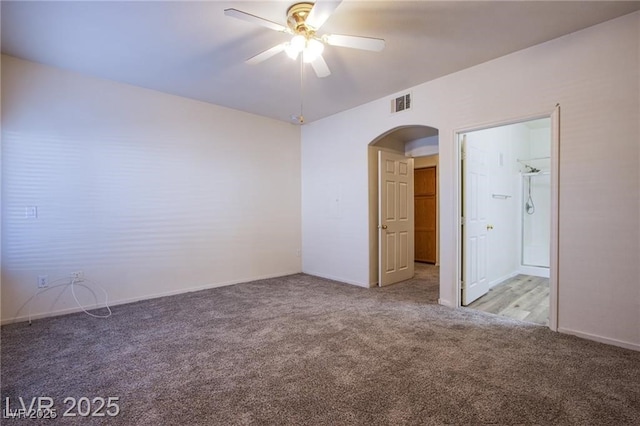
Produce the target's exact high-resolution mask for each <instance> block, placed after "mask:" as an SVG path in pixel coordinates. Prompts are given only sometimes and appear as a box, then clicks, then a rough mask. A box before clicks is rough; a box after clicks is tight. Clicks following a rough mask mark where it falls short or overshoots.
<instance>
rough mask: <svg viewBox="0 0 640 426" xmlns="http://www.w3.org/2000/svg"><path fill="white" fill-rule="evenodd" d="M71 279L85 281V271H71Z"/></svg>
mask: <svg viewBox="0 0 640 426" xmlns="http://www.w3.org/2000/svg"><path fill="white" fill-rule="evenodd" d="M71 279H72V280H73V281H75V282H80V281H84V271H75V272H72V273H71Z"/></svg>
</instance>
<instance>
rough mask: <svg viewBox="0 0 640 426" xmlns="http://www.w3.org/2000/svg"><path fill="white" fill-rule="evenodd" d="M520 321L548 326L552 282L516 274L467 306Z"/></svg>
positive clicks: (546, 279)
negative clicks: (550, 285) (550, 284)
mask: <svg viewBox="0 0 640 426" xmlns="http://www.w3.org/2000/svg"><path fill="white" fill-rule="evenodd" d="M467 307H468V308H471V309H477V310H479V311H483V312H489V313H492V314H497V315H502V316H505V317H509V318H515V319H519V320H521V321H527V322H532V323H536V324H542V325H548V322H549V279H548V278H541V277H533V276H529V275H517V276H515V277H513V278H511V279H508V280H506V281H504V282H502V283H500V284H498V285H497V286H495V287H493V288H492V289H491V290H489V292H488V293H487V294H485V295H484V296H482V297H481V298H479V299H478V300H476V301H474V302H473V303H471V304H470V305H468V306H467Z"/></svg>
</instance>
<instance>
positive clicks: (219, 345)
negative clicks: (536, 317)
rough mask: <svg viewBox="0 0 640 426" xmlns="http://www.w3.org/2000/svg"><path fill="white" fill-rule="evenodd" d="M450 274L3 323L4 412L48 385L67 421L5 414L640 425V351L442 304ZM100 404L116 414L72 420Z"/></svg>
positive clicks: (295, 279) (257, 289) (242, 292)
mask: <svg viewBox="0 0 640 426" xmlns="http://www.w3.org/2000/svg"><path fill="white" fill-rule="evenodd" d="M437 276H438V271H437V268H436V267H434V266H425V265H422V266H421V267H420V268H419V270H418V274H417V275H416V277H415V278H414V279H412V280H409V281H407V282H404V283H401V284H397V285H394V286H390V287H386V288H382V289H364V288H358V287H354V286H350V285H346V284H341V283H337V282H334V281H329V280H325V279H321V278H317V277H312V276H309V275H305V274H297V275H291V276H286V277H282V278H276V279H269V280H261V281H255V282H250V283H245V284H238V285H234V286H229V287H220V288H215V289H211V290H205V291H199V292H193V293H186V294H181V295H177V296H171V297H164V298H159V299H153V300H147V301H143V302H137V303H132V304H127V305H120V306H116V307H114V308H113V316H112V317H110V318H108V319H106V320H105V319H95V318H91V317H88V316H86V315H84V314H72V315H66V316H61V317H55V318H48V319H43V320H38V321H34V322H33V325H32V326H29V325H27V324H26V323H19V324H12V325H7V326H4V327H2V329H1V339H2V341H1V344H2V345H1V346H2V347H1V355H2V366H1V381H2V383H1V393H2V408H3V414H7V413H6V412H5V411H6V406H7V404H8V405H9V407H10V408H11V409H14V408H17V407H19V406H20V402H19V401H20V398H22V399H23V401H26V403H27V405H28V403H29V402H30V401H31V398H32V397H38V396H46V397H49V398H51V401H53V403H54V408H55V409H56V411H57V414H58V417H57V418H56V419H55V420H53V421H52V420H17V419H7V418H5V419H2V423H3V424H23V423H28V424H56V423H58V424H82V425H87V424H105V425H182V424H188V425H245V424H246V425H250V424H265V425H356V424H357V425H365V424H366V425H401V424H407V425H414V424H415V425H417V424H421V425H442V424H455V425H481V424H499V425H534V424H535V425H639V424H640V353H639V352H635V351H631V350H626V349H622V348H618V347H613V346H608V345H604V344H599V343H596V342H592V341H588V340H583V339H579V338H576V337H572V336H567V335H562V334H558V333H553V332H551V331H550V330H549V329H547V328H546V327H542V326H537V325H533V324H528V323H523V322H519V321H517V320H510V319H507V318H503V317H498V316H496V315H492V314H487V313H483V312H478V311H474V310H470V309H464V308H461V309H450V308H446V307H443V306H439V305H437V302H436V300H437V294H438V284H437ZM83 397H84V398H88V399H83ZM101 397H102V398H104V399H105V401H108V400H107V398H108V397H117V398H118V399H117V400H111V405H110V410H107V408H109V407H102V408H101V407H99V405H100V404H102V401H101V400H100V398H101ZM65 398H74V399H75V401H76V404H77V405H76V406H75V407H72V405H73V400H71V399H67V401H66V402H65ZM114 404H117V406H118V407H117V408H118V410H119V412H118V413H117V415H115V416H110V415H108V413H111V414H114V413H116V408H115V406H114ZM89 408H90V409H91V411H92V412H95V414H107V415H105V416H102V417H98V416H94V415H91V414H92V413H89V415H88V416H78V415H77V416H76V417H63V413H64V412H65V411H67V410H70V411H69V413H70V414H87V412H88V409H89ZM5 417H6V416H5Z"/></svg>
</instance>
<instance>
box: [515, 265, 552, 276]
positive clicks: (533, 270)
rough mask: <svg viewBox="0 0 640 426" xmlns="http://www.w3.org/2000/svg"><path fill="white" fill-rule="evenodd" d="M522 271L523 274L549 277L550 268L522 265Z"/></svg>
mask: <svg viewBox="0 0 640 426" xmlns="http://www.w3.org/2000/svg"><path fill="white" fill-rule="evenodd" d="M520 273H521V274H522V275H531V276H534V277H542V278H549V276H550V270H549V268H544V267H541V266H540V267H539V266H520Z"/></svg>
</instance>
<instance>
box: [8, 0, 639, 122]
mask: <svg viewBox="0 0 640 426" xmlns="http://www.w3.org/2000/svg"><path fill="white" fill-rule="evenodd" d="M294 2H295V1H259V2H256V1H231V2H229V1H227V2H223V1H208V2H195V1H173V2H169V1H157V2H156V1H132V2H113V1H108V2H99V1H79V2H67V1H63V2H58V1H44V2H33V1H18V2H12V1H2V52H3V53H6V54H9V55H12V56H16V57H18V58H23V59H27V60H31V61H35V62H40V63H43V64H48V65H53V66H57V67H60V68H65V69H69V70H73V71H77V72H81V73H84V74H89V75H93V76H96V77H102V78H106V79H110V80H116V81H120V82H124V83H129V84H133V85H136V86H141V87H146V88H151V89H155V90H159V91H162V92H166V93H171V94H175V95H180V96H185V97H188V98H193V99H199V100H202V101H205V102H210V103H213V104H217V105H223V106H226V107H230V108H235V109H238V110H242V111H247V112H251V113H254V114H259V115H263V116H266V117H272V118H275V119H278V120H283V121H290V116H291V115H292V114H296V115H297V114H298V113H299V112H300V66H299V64H297V63H296V62H294V61H292V60H291V59H289V58H288V57H287V56H286V55H284V54H279V55H278V56H276V57H273V58H271V59H269V60H267V61H265V62H263V63H261V64H258V65H247V64H245V63H244V61H245V60H246V59H248V58H249V57H251V56H253V55H255V54H257V53H259V52H261V51H263V50H265V49H267V48H269V47H271V46H273V45H276V44H278V43H281V42H283V41H286V40H287V39H288V36H287V35H286V34H283V33H278V32H275V31H271V30H269V29H267V28H264V27H260V26H256V25H252V24H250V23H248V22H244V21H241V20H238V19H233V18H230V17H227V16H225V15H224V13H223V11H224V9H226V8H230V7H233V8H236V9H240V10H243V11H246V12H248V13H251V14H254V15H258V16H261V17H264V18H266V19H269V20H272V21H275V22H279V23H282V24H284V23H285V19H286V10H287V8H288V7H289V6H290V5H291V4H293V3H294ZM639 9H640V1H621V2H617V1H567V2H564V1H506V2H505V1H496V2H494V1H480V2H479V1H470V2H462V1H444V2H442V1H357V0H344V1H343V2H342V4H341V5H340V6H339V7H338V8H337V9H336V11H335V12H334V14H333V15H332V16H331V17H330V19H329V20H328V21H327V22H326V23H325V24H324V26H323V27H322V29H321V31H320V33H321V34H322V33H332V34H347V35H360V36H368V37H379V38H384V39H385V40H386V48H385V49H384V50H383V51H382V52H379V53H376V52H367V51H358V50H353V49H346V48H339V47H330V46H328V47H327V48H326V49H325V53H324V55H323V56H324V58H325V60H326V62H327V63H328V65H329V67H330V68H331V71H332V74H331V75H330V76H329V77H327V78H324V79H319V78H317V77H316V76H315V75H314V74H313V71H312V69H311V67H310V66H308V65H307V66H306V67H305V71H304V80H305V81H304V115H305V118H306V121H307V122H309V121H313V120H317V119H319V118H322V117H326V116H328V115H331V114H334V113H337V112H339V111H343V110H346V109H349V108H352V107H354V106H357V105H361V104H363V103H366V102H369V101H372V100H375V99H378V98H381V97H384V96H390V95H393V94H396V93H398V92H400V91H402V90H404V89H407V88H409V87H411V86H414V85H416V84H420V83H423V82H426V81H429V80H432V79H435V78H437V77H440V76H443V75H446V74H449V73H452V72H455V71H458V70H461V69H464V68H468V67H470V66H473V65H476V64H479V63H482V62H486V61H488V60H491V59H494V58H497V57H500V56H503V55H505V54H508V53H511V52H514V51H517V50H520V49H523V48H526V47H529V46H533V45H536V44H539V43H542V42H545V41H547V40H551V39H553V38H556V37H559V36H561V35H564V34H568V33H571V32H574V31H577V30H579V29H582V28H586V27H588V26H591V25H595V24H597V23H600V22H604V21H607V20H609V19H613V18H615V17H618V16H622V15H625V14H627V13H631V12H633V11H636V10H639Z"/></svg>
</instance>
